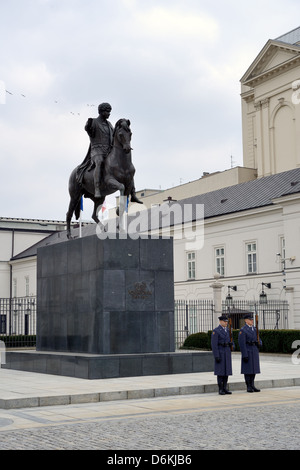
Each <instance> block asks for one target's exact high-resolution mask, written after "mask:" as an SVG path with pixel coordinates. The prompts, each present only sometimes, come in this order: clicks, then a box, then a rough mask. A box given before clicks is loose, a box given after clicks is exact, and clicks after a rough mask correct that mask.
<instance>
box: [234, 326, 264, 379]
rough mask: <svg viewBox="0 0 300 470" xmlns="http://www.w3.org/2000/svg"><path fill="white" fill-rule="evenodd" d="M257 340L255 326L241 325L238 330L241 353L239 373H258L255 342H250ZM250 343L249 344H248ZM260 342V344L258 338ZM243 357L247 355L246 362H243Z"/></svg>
mask: <svg viewBox="0 0 300 470" xmlns="http://www.w3.org/2000/svg"><path fill="white" fill-rule="evenodd" d="M256 341H257V333H256V328H254V327H253V329H252V327H249V326H248V325H245V326H243V327H242V328H241V329H240V332H239V346H240V350H241V353H242V363H241V373H242V374H259V373H260V366H259V350H258V346H257V345H256V344H251V343H253V342H256ZM249 343H250V344H249ZM260 344H262V342H261V340H260ZM244 357H248V362H245V361H244V360H243V359H244Z"/></svg>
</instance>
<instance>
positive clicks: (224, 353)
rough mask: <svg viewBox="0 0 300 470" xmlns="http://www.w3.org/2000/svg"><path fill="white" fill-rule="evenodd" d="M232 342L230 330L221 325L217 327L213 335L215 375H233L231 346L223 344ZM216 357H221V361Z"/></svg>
mask: <svg viewBox="0 0 300 470" xmlns="http://www.w3.org/2000/svg"><path fill="white" fill-rule="evenodd" d="M229 342H230V335H229V331H228V329H227V328H226V331H225V329H224V328H223V327H222V326H221V325H219V326H218V327H217V328H215V329H214V330H213V332H212V335H211V347H212V351H213V355H214V358H215V367H214V374H215V375H222V376H224V375H232V363H231V349H230V346H229V345H228V346H223V345H224V344H225V343H229ZM216 358H220V362H219V363H218V362H216Z"/></svg>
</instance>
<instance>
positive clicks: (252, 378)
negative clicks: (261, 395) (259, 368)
mask: <svg viewBox="0 0 300 470" xmlns="http://www.w3.org/2000/svg"><path fill="white" fill-rule="evenodd" d="M254 378H255V375H252V377H251V387H252V390H253V392H260V390H259V388H256V387H255V386H254Z"/></svg>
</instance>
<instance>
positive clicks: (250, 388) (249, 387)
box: [245, 375, 253, 393]
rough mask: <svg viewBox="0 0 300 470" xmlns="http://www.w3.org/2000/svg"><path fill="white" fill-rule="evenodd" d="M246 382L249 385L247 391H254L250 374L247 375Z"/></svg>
mask: <svg viewBox="0 0 300 470" xmlns="http://www.w3.org/2000/svg"><path fill="white" fill-rule="evenodd" d="M245 382H246V385H247V392H249V393H253V389H252V386H251V378H250V377H249V375H245Z"/></svg>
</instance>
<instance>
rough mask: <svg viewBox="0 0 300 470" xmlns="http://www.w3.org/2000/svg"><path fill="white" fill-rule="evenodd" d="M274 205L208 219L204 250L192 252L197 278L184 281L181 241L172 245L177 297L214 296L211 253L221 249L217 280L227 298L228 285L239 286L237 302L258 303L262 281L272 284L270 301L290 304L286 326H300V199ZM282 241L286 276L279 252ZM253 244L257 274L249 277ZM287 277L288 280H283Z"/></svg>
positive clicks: (183, 248) (235, 294)
mask: <svg viewBox="0 0 300 470" xmlns="http://www.w3.org/2000/svg"><path fill="white" fill-rule="evenodd" d="M276 202H277V203H276V205H274V206H268V207H264V208H259V209H256V210H254V209H253V210H251V211H245V212H242V213H236V214H229V215H226V216H223V217H217V218H213V219H207V220H206V221H205V228H204V244H203V247H202V248H201V249H199V250H196V251H195V261H196V274H195V279H194V280H188V272H187V263H188V260H187V252H188V251H187V250H186V241H185V240H175V242H174V267H175V279H174V281H175V298H176V299H186V300H188V299H209V298H212V296H213V292H212V287H211V286H212V284H213V282H214V280H215V279H214V276H215V274H216V264H215V249H216V248H218V247H224V257H225V266H224V268H225V273H224V276H221V277H220V279H219V282H221V283H222V284H223V285H224V288H223V289H222V299H223V300H225V298H226V295H227V293H228V286H233V285H235V286H237V291H236V292H232V291H231V295H232V296H233V297H234V299H236V300H259V295H260V293H261V291H262V282H264V283H271V289H266V287H264V290H265V292H266V293H267V296H268V298H269V299H274V300H288V302H289V304H290V318H289V326H290V327H292V326H294V327H296V328H300V243H299V241H300V217H299V215H300V196H299V195H297V196H295V195H294V196H293V197H290V196H287V197H286V198H281V200H278V201H276ZM283 238H284V239H285V253H286V255H285V256H286V257H287V258H292V259H293V260H292V261H291V260H290V259H287V260H286V261H285V267H286V268H285V275H283V272H282V263H281V262H280V259H281V258H280V257H279V256H278V255H277V253H281V243H282V239H283ZM252 242H254V243H255V244H256V249H257V252H256V254H257V271H256V273H255V274H248V273H247V253H246V245H247V244H248V243H252ZM284 279H286V282H285V281H284Z"/></svg>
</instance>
